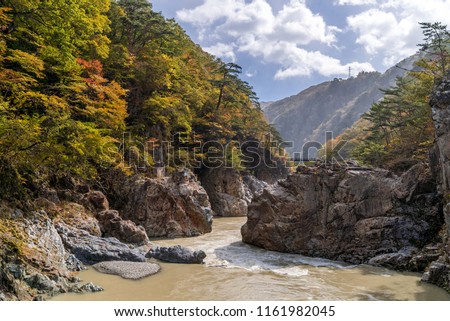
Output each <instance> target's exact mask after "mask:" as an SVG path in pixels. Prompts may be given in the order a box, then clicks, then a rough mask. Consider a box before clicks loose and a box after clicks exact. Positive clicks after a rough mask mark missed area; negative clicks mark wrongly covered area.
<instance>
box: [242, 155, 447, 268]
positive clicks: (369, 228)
mask: <svg viewBox="0 0 450 321" xmlns="http://www.w3.org/2000/svg"><path fill="white" fill-rule="evenodd" d="M416 166H417V167H414V168H412V169H411V170H410V172H407V173H406V174H405V176H404V177H402V178H398V177H396V176H395V175H393V174H392V173H390V172H388V171H384V170H366V169H358V168H354V169H349V170H346V169H344V168H341V169H337V170H331V169H329V168H313V169H311V170H310V171H308V173H306V172H305V173H301V174H292V175H290V176H289V177H288V178H287V179H286V180H284V181H280V182H279V183H278V185H277V186H275V187H273V188H272V189H265V190H264V192H263V193H262V194H261V195H259V196H257V197H256V198H255V199H254V201H253V203H252V204H251V205H250V207H249V212H248V219H247V223H246V224H245V225H244V226H243V227H242V231H241V232H242V237H243V241H244V242H246V243H249V244H253V245H256V246H259V247H263V248H266V249H268V250H274V251H281V252H289V253H299V254H303V255H308V256H314V257H323V258H328V259H333V260H341V261H347V262H351V263H367V262H368V261H369V260H370V259H371V258H373V257H375V256H378V255H381V254H388V253H396V252H398V251H400V250H402V249H404V248H408V247H418V248H421V247H424V246H425V245H427V244H428V243H429V242H431V241H432V240H433V238H434V237H435V235H437V233H438V231H439V229H440V226H441V224H442V221H441V219H440V215H439V214H440V213H439V198H438V197H437V195H436V193H433V192H432V191H431V190H427V187H426V186H432V184H428V180H429V179H431V175H428V176H427V175H425V176H426V177H417V175H424V174H423V173H424V172H426V170H425V167H424V165H422V164H419V165H416ZM420 166H421V167H422V168H418V167H420ZM414 177H415V180H414ZM427 177H428V178H427ZM412 181H417V182H420V184H412V183H411V182H412ZM389 262H391V261H389Z"/></svg>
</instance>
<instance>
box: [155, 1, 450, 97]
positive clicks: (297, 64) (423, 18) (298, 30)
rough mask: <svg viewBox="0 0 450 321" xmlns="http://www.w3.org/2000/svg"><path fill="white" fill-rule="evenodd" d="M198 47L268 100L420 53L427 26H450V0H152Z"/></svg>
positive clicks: (382, 67) (388, 64)
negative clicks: (237, 68) (238, 69)
mask: <svg viewBox="0 0 450 321" xmlns="http://www.w3.org/2000/svg"><path fill="white" fill-rule="evenodd" d="M150 2H151V3H152V4H153V8H154V10H155V11H161V12H162V14H163V15H164V16H165V17H166V18H175V19H176V20H177V21H178V23H180V24H181V26H183V28H184V29H185V30H186V31H187V33H188V34H189V35H190V36H191V38H192V39H193V40H194V42H196V43H198V44H200V45H201V46H202V47H203V48H204V49H205V50H206V51H208V52H210V53H212V54H214V55H216V56H218V57H220V58H222V59H223V60H224V61H226V62H230V61H232V62H235V63H237V64H239V65H241V66H242V68H243V75H242V78H243V79H245V80H246V81H248V82H249V83H250V84H251V85H252V86H253V87H254V89H255V91H256V93H257V94H258V96H259V97H260V99H261V101H270V100H277V99H281V98H284V97H287V96H290V95H294V94H296V93H298V92H300V91H301V90H303V89H306V88H307V87H309V86H311V85H314V84H317V83H320V82H322V81H326V80H330V79H333V78H335V77H342V78H346V77H348V72H349V67H350V68H351V70H352V75H356V74H357V73H358V72H360V71H363V70H364V71H372V70H377V71H381V72H383V71H384V70H386V69H387V68H389V67H391V66H393V65H395V64H396V63H397V62H399V61H400V60H402V59H403V58H406V57H408V56H410V55H412V54H413V53H414V52H416V50H417V46H416V44H417V43H420V42H421V40H422V34H421V31H420V27H419V24H418V23H419V22H436V21H439V22H442V23H444V24H447V25H450V0H427V1H423V0H152V1H150Z"/></svg>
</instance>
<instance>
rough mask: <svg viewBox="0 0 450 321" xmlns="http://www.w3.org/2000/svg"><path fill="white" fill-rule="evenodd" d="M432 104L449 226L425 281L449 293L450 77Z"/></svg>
mask: <svg viewBox="0 0 450 321" xmlns="http://www.w3.org/2000/svg"><path fill="white" fill-rule="evenodd" d="M430 105H431V107H432V109H433V120H434V124H435V127H436V146H435V148H436V153H435V154H436V157H435V158H436V164H435V169H434V171H435V172H436V173H437V175H438V182H439V184H438V188H439V192H440V193H441V194H442V198H443V211H444V219H445V223H446V224H445V227H444V230H443V247H442V248H443V254H442V255H441V256H440V257H439V259H438V260H437V261H435V262H433V264H431V266H430V268H429V269H428V271H427V272H426V273H425V274H424V276H423V278H422V279H423V280H424V281H427V282H430V283H433V284H436V285H439V286H441V287H443V288H445V289H446V290H447V291H449V292H450V74H448V75H447V77H444V79H443V80H442V81H440V82H439V83H437V84H436V86H435V88H434V90H433V95H432V96H431V100H430Z"/></svg>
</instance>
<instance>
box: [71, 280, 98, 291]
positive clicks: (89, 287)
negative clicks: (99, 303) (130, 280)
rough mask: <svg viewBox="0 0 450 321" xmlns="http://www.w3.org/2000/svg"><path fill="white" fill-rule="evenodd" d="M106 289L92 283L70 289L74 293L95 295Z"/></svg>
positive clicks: (76, 285)
mask: <svg viewBox="0 0 450 321" xmlns="http://www.w3.org/2000/svg"><path fill="white" fill-rule="evenodd" d="M104 290H105V289H103V288H102V287H101V286H98V285H95V284H94V283H92V282H89V283H86V284H75V285H74V286H72V287H71V288H70V292H73V293H95V292H102V291H104Z"/></svg>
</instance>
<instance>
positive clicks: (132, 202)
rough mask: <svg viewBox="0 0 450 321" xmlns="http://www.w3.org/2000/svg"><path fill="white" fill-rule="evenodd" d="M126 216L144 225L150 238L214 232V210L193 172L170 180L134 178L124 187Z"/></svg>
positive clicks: (122, 210)
mask: <svg viewBox="0 0 450 321" xmlns="http://www.w3.org/2000/svg"><path fill="white" fill-rule="evenodd" d="M122 193H123V194H124V195H125V196H126V197H125V198H124V199H125V200H126V204H125V205H124V206H123V208H122V209H121V213H122V217H123V218H124V219H129V220H131V221H133V222H134V223H136V224H138V225H142V226H143V227H144V229H145V231H146V232H147V235H148V236H149V237H184V236H197V235H201V234H204V233H208V232H211V227H212V218H213V214H214V213H213V211H212V209H211V204H210V203H209V199H208V195H207V193H206V191H205V190H204V188H203V187H202V186H201V185H200V184H199V182H198V181H197V180H196V178H195V176H194V175H193V174H192V173H191V172H189V171H182V172H178V173H176V174H174V175H173V176H172V177H170V178H163V179H150V178H137V179H136V178H134V179H131V180H130V181H129V182H127V183H126V184H125V185H124V186H123V187H122Z"/></svg>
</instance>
